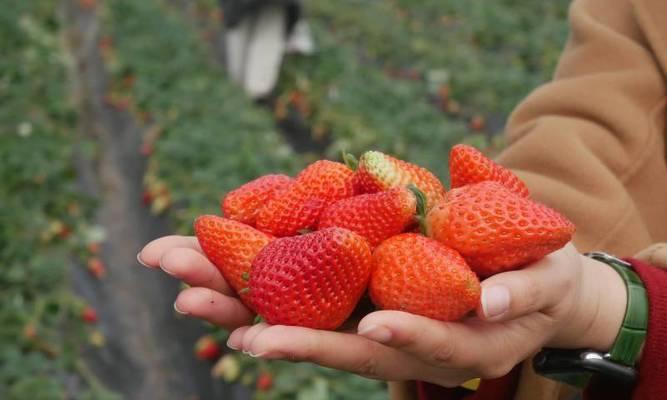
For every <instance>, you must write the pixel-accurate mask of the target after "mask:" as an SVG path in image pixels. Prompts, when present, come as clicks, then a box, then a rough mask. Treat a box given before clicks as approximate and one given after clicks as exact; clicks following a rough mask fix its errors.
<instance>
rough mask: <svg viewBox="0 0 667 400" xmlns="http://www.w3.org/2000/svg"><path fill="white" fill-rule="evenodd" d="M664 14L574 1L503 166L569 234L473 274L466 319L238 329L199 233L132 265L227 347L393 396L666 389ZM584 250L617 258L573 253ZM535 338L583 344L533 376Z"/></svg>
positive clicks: (653, 4)
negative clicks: (170, 292)
mask: <svg viewBox="0 0 667 400" xmlns="http://www.w3.org/2000/svg"><path fill="white" fill-rule="evenodd" d="M666 20H667V2H665V1H664V0H618V1H615V2H613V3H610V2H609V1H608V0H575V1H574V2H573V3H572V6H571V8H570V24H571V35H570V38H569V40H568V42H567V45H566V47H565V51H564V53H563V55H562V57H561V59H560V62H559V65H558V68H557V70H556V73H555V76H554V79H553V81H552V82H549V83H547V84H545V85H544V86H542V87H540V88H538V89H537V90H535V91H534V92H533V93H532V94H531V95H530V96H529V97H528V98H527V99H526V100H525V101H524V102H522V103H521V104H520V105H519V106H518V107H517V109H516V110H515V111H514V113H513V114H512V116H511V118H510V120H509V122H508V126H507V134H508V138H509V144H508V147H507V149H506V151H505V152H504V153H503V154H502V155H501V156H500V158H499V162H500V163H501V164H503V165H505V166H507V167H509V168H511V169H512V170H513V171H515V172H516V173H517V174H518V175H519V176H520V177H521V178H522V179H523V180H524V181H525V182H526V184H527V186H528V188H529V189H530V191H531V195H532V197H533V198H535V199H537V200H539V201H541V202H544V203H546V204H547V205H549V206H551V207H553V208H555V209H557V210H559V211H560V212H562V213H564V214H566V215H567V216H568V217H569V218H570V219H571V220H572V221H574V222H575V224H576V225H577V229H578V230H577V234H576V235H575V237H574V241H573V243H572V244H569V245H568V246H566V247H565V248H563V249H561V250H558V251H556V252H554V253H552V254H550V255H549V256H547V257H545V258H544V259H543V260H540V261H538V262H536V263H534V264H532V265H529V266H526V268H525V269H523V270H520V271H511V272H506V273H501V274H498V275H495V276H492V277H491V278H488V279H486V280H484V281H483V282H482V299H481V304H480V306H479V308H478V310H477V312H476V316H475V317H472V318H469V319H466V320H464V321H461V322H453V323H444V322H440V321H434V320H431V319H428V318H424V317H421V316H417V315H412V314H408V313H403V312H398V311H378V312H373V313H371V314H369V315H367V316H365V317H364V318H363V319H362V320H361V321H360V322H359V324H358V331H357V333H356V334H352V333H344V332H330V331H316V330H312V329H306V328H301V327H286V326H269V325H267V324H264V323H260V324H256V325H252V326H250V324H251V321H252V314H251V313H250V311H249V310H248V309H246V308H245V307H244V306H243V305H242V304H241V303H240V301H239V300H238V299H236V298H234V297H233V296H232V292H231V291H230V290H229V287H228V286H227V285H226V283H225V282H224V280H223V279H222V278H221V276H220V274H219V273H218V272H217V270H216V269H215V267H214V266H213V265H212V264H211V263H210V262H209V261H208V260H207V259H206V258H205V257H204V256H203V254H202V253H201V250H200V249H199V247H198V244H197V241H196V239H194V238H192V237H179V236H170V237H165V238H160V239H157V240H155V241H153V242H151V243H149V244H148V245H146V247H144V248H143V249H142V251H141V252H140V253H139V255H138V258H139V261H140V262H141V263H143V264H144V265H147V266H150V267H157V266H161V267H162V269H164V270H165V271H167V272H169V273H170V274H172V275H174V276H176V277H177V278H180V279H183V280H184V281H186V282H188V283H190V284H191V285H192V286H194V287H192V288H189V289H186V290H184V291H183V292H181V293H180V294H179V296H178V298H177V299H176V302H175V307H176V309H177V310H178V311H179V312H182V313H186V314H189V315H191V316H194V317H199V318H203V319H206V320H208V321H211V322H212V323H214V324H217V325H220V326H223V327H226V328H229V329H235V330H234V332H233V333H232V334H231V336H230V338H229V343H228V345H229V347H231V348H234V349H238V350H243V351H245V352H247V353H249V354H250V355H251V356H254V357H260V358H264V359H290V360H293V361H308V362H313V363H317V364H320V365H324V366H327V367H331V368H336V369H340V370H344V371H350V372H353V373H357V374H360V375H363V376H369V377H373V378H376V379H383V380H387V381H395V382H398V381H401V383H393V384H392V385H391V396H392V399H420V400H431V399H444V400H447V399H468V400H491V399H493V400H509V399H517V400H535V399H542V400H556V399H577V398H581V396H582V392H581V391H580V390H576V389H575V388H574V387H573V386H569V385H565V384H563V383H562V382H568V383H573V382H574V380H576V381H577V382H578V383H579V384H580V387H585V390H584V391H583V396H584V398H588V399H591V400H593V399H594V400H598V399H605V400H610V399H630V398H632V399H637V400H644V399H649V400H651V399H667V386H666V385H665V384H664V382H665V381H666V380H667V271H665V270H664V268H665V267H667V161H666V153H667V144H666V136H667V129H666V125H665V119H666V109H665V102H666V99H667V81H666V79H667V78H666V77H667V24H666V23H665V21H666ZM443 45H446V43H444V39H443ZM593 250H602V251H606V252H608V253H611V254H613V255H616V256H620V257H629V258H627V259H626V260H627V262H624V261H621V260H618V259H615V258H613V257H611V256H600V255H598V256H594V257H588V256H585V255H583V254H582V253H583V252H588V251H593ZM633 255H635V257H634V258H632V257H633ZM545 347H550V348H555V349H561V350H558V351H563V350H565V349H591V352H589V353H585V352H575V354H576V355H575V356H574V358H572V356H571V355H570V356H568V355H566V352H563V353H562V354H561V355H560V356H562V359H563V360H565V361H567V363H569V364H568V365H569V366H567V367H566V368H563V369H562V370H560V371H558V369H557V368H556V369H554V368H553V367H554V366H555V365H551V368H552V369H551V372H554V371H555V372H557V373H549V368H542V369H541V370H540V374H542V375H540V374H537V373H536V372H535V370H534V368H532V364H531V361H530V360H531V358H532V357H533V355H534V354H536V353H537V352H540V351H541V350H542V349H544V348H545ZM540 354H541V356H542V357H537V359H536V360H535V361H536V365H538V366H539V365H542V366H544V363H542V361H544V360H545V358H544V357H543V356H544V355H545V354H546V353H540ZM568 354H569V353H568ZM584 354H589V355H591V356H590V357H589V356H586V358H584V357H583V356H582V355H584ZM568 357H570V358H568ZM582 361H586V362H590V361H592V362H595V363H599V365H604V366H605V368H606V369H605V370H604V371H603V373H598V374H596V375H594V377H593V379H590V380H589V379H588V378H589V376H588V374H587V373H586V370H582V369H580V368H576V367H573V365H574V364H576V363H577V362H582ZM567 363H566V364H567ZM547 367H548V365H547ZM619 371H620V372H619ZM565 375H568V377H569V378H575V379H574V380H573V379H565V378H567V377H566V376H565ZM471 378H482V380H481V384H479V385H478V386H477V387H476V388H474V389H475V390H469V389H464V388H461V387H458V386H459V385H461V384H462V383H464V382H466V381H469V380H470V379H471Z"/></svg>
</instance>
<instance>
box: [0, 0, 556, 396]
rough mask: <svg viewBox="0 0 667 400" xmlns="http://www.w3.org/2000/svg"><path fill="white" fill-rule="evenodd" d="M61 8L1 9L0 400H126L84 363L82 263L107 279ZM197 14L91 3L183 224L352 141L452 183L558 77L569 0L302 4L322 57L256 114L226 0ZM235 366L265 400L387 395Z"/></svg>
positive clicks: (330, 375)
mask: <svg viewBox="0 0 667 400" xmlns="http://www.w3.org/2000/svg"><path fill="white" fill-rule="evenodd" d="M58 3H59V2H58V1H57V0H35V1H22V0H8V1H7V2H5V3H4V4H3V7H2V9H1V10H0V52H1V54H2V57H1V58H0V105H1V106H0V178H1V182H2V183H0V265H2V266H1V267H0V398H2V399H65V398H90V399H105V398H114V395H113V394H112V393H111V392H112V391H113V388H111V391H108V390H106V389H103V388H102V387H101V386H100V384H99V383H98V382H97V380H96V378H95V377H94V376H93V375H92V374H90V373H89V372H88V370H87V369H86V367H85V364H84V363H82V362H81V360H80V353H81V351H82V350H83V349H86V348H90V347H94V346H99V345H103V337H101V336H100V334H99V332H97V330H96V328H95V327H94V325H93V324H89V325H86V322H91V321H89V319H87V318H83V317H82V315H83V312H84V310H85V308H86V304H85V303H84V302H83V300H81V299H79V298H77V297H76V296H74V295H73V294H72V292H71V282H70V280H71V279H70V273H71V271H70V269H71V268H72V267H71V266H72V265H83V266H84V268H88V270H89V271H90V273H91V274H92V275H93V276H96V277H100V276H103V273H104V270H103V264H102V263H101V260H99V259H97V253H98V251H99V250H98V246H99V243H100V241H102V240H103V239H104V237H103V233H102V230H101V229H100V227H97V226H96V225H95V223H94V220H93V215H94V210H95V199H93V198H90V196H86V195H85V194H83V193H81V192H80V191H79V190H78V189H77V185H76V179H77V171H76V170H75V167H74V161H73V160H74V153H75V148H76V149H77V150H76V151H80V152H83V153H84V154H94V153H95V151H99V149H97V150H95V143H94V142H93V141H92V140H91V139H89V138H87V137H86V136H85V135H83V134H81V133H79V132H77V128H76V127H77V119H78V110H77V109H76V107H75V106H74V104H73V102H72V101H71V100H70V99H71V91H72V89H71V86H70V85H71V84H72V82H71V81H70V80H69V79H70V78H69V77H68V76H67V74H66V65H67V63H68V62H69V59H68V56H67V54H65V50H64V48H63V46H62V43H61V42H62V41H61V36H60V34H61V32H62V30H63V29H65V28H67V27H65V26H63V25H62V20H61V19H60V18H59V15H58V12H57V10H58ZM189 3H190V5H189V7H188V8H187V9H188V11H187V12H184V11H183V10H184V9H183V7H182V6H179V5H178V4H177V2H173V1H171V2H170V1H167V0H143V1H135V0H109V1H102V0H80V1H79V6H80V7H81V8H82V9H83V10H86V11H88V12H94V13H96V16H97V18H98V19H99V21H100V22H101V24H102V28H101V36H100V38H99V43H98V46H99V50H100V53H101V54H102V57H103V59H104V63H105V65H106V67H107V70H108V72H109V74H110V76H111V78H112V79H111V82H110V85H109V87H108V93H107V96H106V97H105V101H106V102H107V103H108V105H109V107H113V108H116V109H118V110H124V111H127V112H128V113H131V114H132V116H133V117H134V118H135V119H136V121H138V123H139V124H140V125H141V127H142V129H143V131H144V142H143V145H142V148H141V149H137V151H138V152H141V154H142V155H143V156H145V157H147V158H148V169H147V171H146V175H145V191H144V194H143V202H144V205H145V206H147V207H150V208H151V210H152V211H153V212H154V213H158V214H159V213H165V212H166V213H167V214H168V215H169V216H170V218H171V220H172V221H173V222H174V230H176V231H178V232H181V233H191V231H190V225H191V221H192V220H193V218H194V216H196V215H198V214H201V213H211V212H214V213H215V212H218V210H219V205H218V204H219V199H220V198H221V196H222V195H224V193H225V192H226V191H228V190H230V189H232V188H234V187H236V186H238V185H239V184H241V183H243V182H245V181H247V180H249V179H252V178H254V177H256V176H258V175H261V174H265V173H268V172H275V171H284V172H287V173H290V174H294V173H296V172H297V171H298V170H299V169H300V168H302V167H303V166H304V165H306V164H307V163H308V162H310V161H312V160H314V159H316V158H320V157H322V156H326V157H328V158H334V159H336V158H338V154H339V153H340V151H341V150H347V151H351V152H354V153H360V152H362V151H364V150H366V149H378V150H382V151H386V152H389V153H392V154H395V155H397V156H399V157H403V158H405V159H408V160H410V161H412V162H416V163H419V164H421V165H424V166H426V167H428V168H430V169H432V170H433V171H434V172H436V173H437V174H438V175H439V176H440V177H441V178H443V179H444V180H446V179H447V177H446V175H445V174H446V168H445V167H446V162H447V159H446V154H447V151H448V148H449V147H450V146H451V145H452V144H454V143H457V142H468V143H472V144H474V145H476V146H478V147H480V148H483V149H485V151H487V152H489V153H490V154H493V153H495V152H497V151H498V150H499V149H500V148H502V135H501V133H502V128H503V124H504V122H505V120H506V118H507V116H508V114H509V112H510V111H511V110H512V108H513V107H514V106H515V105H516V104H517V103H518V102H519V101H520V100H521V98H522V97H524V96H525V95H526V94H527V93H528V92H529V91H530V90H531V89H532V88H534V87H536V86H537V85H539V84H540V83H541V82H544V81H546V80H548V79H549V77H550V76H551V74H552V72H553V69H554V66H555V63H556V61H557V57H558V54H559V52H560V49H561V47H562V45H563V43H564V40H565V38H566V35H567V22H566V13H567V5H568V1H566V0H552V1H534V0H533V1H530V0H499V1H495V2H486V1H482V0H470V1H466V2H461V1H456V0H421V1H412V0H385V1H365V0H338V1H329V0H310V1H308V2H307V4H306V6H307V10H306V12H307V18H308V20H309V22H310V24H311V27H312V29H313V33H314V36H315V41H316V43H317V46H318V51H317V52H316V53H315V54H314V55H312V56H290V57H288V58H287V60H286V62H285V64H284V66H283V72H282V74H281V78H280V82H279V84H278V87H277V89H276V90H275V93H274V95H273V96H272V97H271V99H269V100H268V101H265V102H262V103H255V102H252V101H250V100H248V99H246V98H245V97H244V95H243V94H242V92H241V91H240V90H239V88H237V87H236V86H235V85H233V84H232V83H230V82H229V81H228V80H227V78H226V77H225V72H224V69H223V68H222V66H221V65H220V64H219V63H218V62H216V56H215V52H216V48H215V46H214V43H215V41H214V40H213V39H214V37H215V35H219V34H220V25H221V22H222V20H223V19H224V15H223V14H222V13H221V11H220V10H219V8H218V4H217V2H215V1H214V0H193V1H191V2H189ZM294 126H297V127H300V129H297V130H296V131H291V130H290V127H294ZM74 144H76V145H77V146H76V147H75V146H74ZM138 245H140V244H138ZM214 335H217V336H216V337H221V336H220V335H222V333H219V332H214ZM225 357H226V358H224V359H225V360H226V361H225V362H226V363H227V364H226V365H232V367H227V369H226V373H223V371H222V370H221V369H220V367H219V368H218V373H217V374H216V377H218V378H219V379H227V380H229V381H234V382H237V381H238V382H241V383H242V384H246V385H250V386H253V385H258V388H259V389H260V390H257V392H256V394H255V397H257V398H260V399H268V398H271V399H292V398H298V399H356V398H359V399H375V398H378V399H379V398H383V397H384V396H385V393H384V385H383V384H382V383H379V382H375V381H369V380H366V379H362V378H358V377H353V376H349V375H346V374H342V373H339V372H335V371H331V370H326V369H322V368H315V367H312V366H310V365H304V364H289V363H282V362H279V363H270V364H269V363H263V364H258V363H256V362H255V361H252V360H250V359H247V358H244V357H242V356H239V355H229V356H225ZM234 371H236V372H237V373H236V374H232V372H234ZM264 373H268V374H270V376H271V385H268V388H267V387H266V385H265V386H259V381H258V378H259V377H260V376H261V375H262V374H264Z"/></svg>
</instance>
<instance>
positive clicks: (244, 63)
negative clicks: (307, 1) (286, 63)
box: [221, 0, 315, 99]
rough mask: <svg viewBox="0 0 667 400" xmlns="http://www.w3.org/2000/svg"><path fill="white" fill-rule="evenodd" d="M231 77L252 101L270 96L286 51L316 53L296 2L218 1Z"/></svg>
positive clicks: (271, 0)
mask: <svg viewBox="0 0 667 400" xmlns="http://www.w3.org/2000/svg"><path fill="white" fill-rule="evenodd" d="M221 1H222V7H223V10H224V15H225V17H224V20H225V46H226V49H225V53H226V58H227V69H228V72H229V75H230V76H231V78H232V79H233V80H234V81H235V82H237V83H238V84H239V85H241V86H242V87H243V89H244V91H245V92H246V93H247V94H248V96H250V97H251V98H253V99H257V98H262V97H265V96H266V95H268V94H269V93H271V90H272V89H273V87H274V86H275V84H276V82H277V80H278V75H279V73H280V65H281V63H282V60H283V55H284V54H285V53H286V52H294V53H301V54H311V53H312V52H313V51H314V50H315V48H314V47H315V46H314V44H313V40H312V36H311V34H310V28H309V27H308V24H307V22H306V21H305V20H304V19H302V8H301V2H300V1H299V0H221Z"/></svg>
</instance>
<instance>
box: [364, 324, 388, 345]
mask: <svg viewBox="0 0 667 400" xmlns="http://www.w3.org/2000/svg"><path fill="white" fill-rule="evenodd" d="M358 333H359V335H361V336H364V337H366V338H368V339H371V340H374V341H376V342H379V343H386V342H388V341H389V340H391V331H390V330H389V329H387V328H385V327H384V326H380V325H369V326H367V327H365V328H363V329H361V330H359V332H358Z"/></svg>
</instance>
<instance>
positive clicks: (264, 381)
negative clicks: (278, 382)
mask: <svg viewBox="0 0 667 400" xmlns="http://www.w3.org/2000/svg"><path fill="white" fill-rule="evenodd" d="M256 386H257V390H259V391H261V392H266V391H269V390H271V388H272V387H273V375H271V374H270V373H268V372H262V373H261V374H259V376H258V377H257V383H256Z"/></svg>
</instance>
